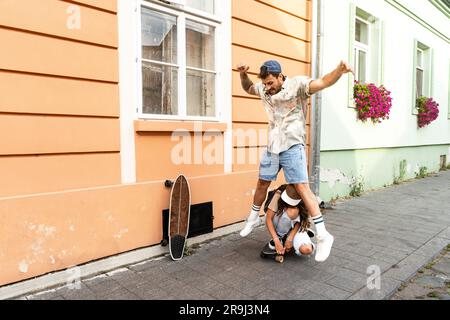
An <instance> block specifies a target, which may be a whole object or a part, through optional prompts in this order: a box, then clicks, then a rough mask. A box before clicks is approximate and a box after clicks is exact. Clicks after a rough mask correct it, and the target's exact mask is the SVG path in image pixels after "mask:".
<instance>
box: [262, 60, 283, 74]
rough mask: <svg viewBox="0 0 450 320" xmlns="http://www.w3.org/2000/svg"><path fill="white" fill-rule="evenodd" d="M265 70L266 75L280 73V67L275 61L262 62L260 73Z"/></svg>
mask: <svg viewBox="0 0 450 320" xmlns="http://www.w3.org/2000/svg"><path fill="white" fill-rule="evenodd" d="M263 69H265V70H266V71H267V72H268V73H281V65H280V63H279V62H278V61H276V60H269V61H266V62H264V64H263V65H262V66H261V71H264V70H263Z"/></svg>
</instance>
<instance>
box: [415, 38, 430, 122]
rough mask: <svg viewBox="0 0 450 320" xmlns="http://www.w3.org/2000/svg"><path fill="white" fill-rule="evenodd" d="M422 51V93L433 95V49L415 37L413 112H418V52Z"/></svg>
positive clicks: (428, 95) (427, 95) (426, 95)
mask: <svg viewBox="0 0 450 320" xmlns="http://www.w3.org/2000/svg"><path fill="white" fill-rule="evenodd" d="M418 51H421V52H422V67H421V68H420V69H421V70H422V71H423V80H422V95H423V96H425V97H431V96H432V95H433V49H432V48H431V47H430V46H428V45H427V44H425V43H424V42H422V41H420V40H418V39H414V60H413V71H414V72H413V81H412V84H413V87H412V93H413V94H412V98H413V99H412V104H411V105H412V114H413V115H416V114H418V110H417V107H416V101H417V98H418V96H417V69H418V68H419V62H418V61H417V52H418Z"/></svg>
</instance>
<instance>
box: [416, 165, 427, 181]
mask: <svg viewBox="0 0 450 320" xmlns="http://www.w3.org/2000/svg"><path fill="white" fill-rule="evenodd" d="M427 175H428V168H427V167H420V168H419V172H416V179H423V178H426V177H427Z"/></svg>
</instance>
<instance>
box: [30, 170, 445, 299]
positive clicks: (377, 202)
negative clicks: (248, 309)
mask: <svg viewBox="0 0 450 320" xmlns="http://www.w3.org/2000/svg"><path fill="white" fill-rule="evenodd" d="M449 195H450V171H447V172H441V173H439V174H438V175H437V176H435V177H429V178H426V179H421V180H413V181H411V182H407V183H404V184H401V185H399V186H393V187H388V188H385V189H382V190H379V191H374V192H371V193H368V194H365V195H363V196H362V197H360V198H353V199H349V200H342V201H339V202H337V203H336V206H335V208H334V209H333V210H327V211H325V213H324V216H325V222H326V226H327V229H328V230H329V231H330V232H331V233H332V234H333V235H334V236H335V244H334V246H333V250H332V252H331V256H330V257H329V259H328V260H327V261H326V262H323V263H320V264H319V263H317V262H315V261H314V258H313V257H311V258H305V257H295V256H290V257H288V258H287V259H286V260H285V262H284V263H283V264H278V263H275V262H274V261H270V260H264V259H261V258H260V257H259V253H260V250H261V248H262V247H263V246H264V244H265V243H266V241H267V240H268V234H267V231H266V229H265V227H264V226H261V227H259V228H257V229H256V230H255V231H254V232H253V233H252V234H251V235H250V236H249V237H248V238H245V239H243V238H240V236H239V234H238V233H234V234H231V235H228V236H225V237H222V238H220V239H215V240H212V241H209V242H207V243H203V244H201V245H198V246H196V248H190V251H191V254H190V255H189V256H185V257H184V258H183V260H182V261H179V262H173V261H171V260H170V257H168V256H165V257H162V258H159V259H153V260H149V261H146V262H143V263H139V264H135V265H130V266H127V267H126V268H122V269H119V270H116V271H114V272H110V273H108V274H104V275H101V276H97V277H94V278H91V279H84V280H82V282H81V286H80V288H79V289H70V288H68V287H67V286H66V287H62V288H59V289H52V290H48V291H45V292H41V293H39V294H33V295H28V296H26V297H22V298H21V299H25V298H27V299H202V300H203V299H204V300H206V299H220V300H222V299H227V300H237V299H246V300H254V299H257V300H258V299H259V300H273V299H284V300H293V299H305V300H311V299H388V298H390V297H391V296H392V295H393V294H394V293H395V292H396V290H397V288H399V287H400V286H401V285H402V283H406V282H407V281H408V280H409V279H411V278H412V277H413V276H414V275H415V274H416V272H417V271H418V270H420V269H421V268H422V267H424V266H426V265H427V264H428V263H429V262H430V261H431V260H432V259H434V258H435V257H436V256H437V255H438V254H439V253H440V252H441V250H442V249H444V248H445V247H446V246H447V245H448V244H449V243H450V198H449ZM370 266H371V267H370ZM374 266H375V267H374ZM368 267H370V268H369V270H368ZM377 269H379V271H380V272H381V273H382V274H381V278H379V280H380V282H379V284H380V285H381V287H380V288H379V289H376V288H375V289H369V287H371V286H372V285H374V286H376V284H377V279H376V278H375V279H372V278H370V279H369V283H370V285H369V287H368V286H367V283H368V278H369V277H373V275H374V271H376V270H377ZM368 271H369V272H368Z"/></svg>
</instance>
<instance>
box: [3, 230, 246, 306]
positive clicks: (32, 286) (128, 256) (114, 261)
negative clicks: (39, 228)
mask: <svg viewBox="0 0 450 320" xmlns="http://www.w3.org/2000/svg"><path fill="white" fill-rule="evenodd" d="M244 224H245V222H241V223H236V224H233V225H229V226H226V227H222V228H218V229H215V230H214V231H213V232H212V233H208V234H204V235H201V236H198V237H193V238H189V239H188V245H189V246H191V245H194V244H197V243H202V242H205V241H208V240H211V239H214V238H219V237H222V236H224V235H228V234H231V233H234V232H237V231H239V230H241V229H242V228H243V227H244ZM168 252H169V248H168V247H162V246H161V245H156V246H152V247H148V248H143V249H137V250H133V251H130V252H126V253H122V254H118V255H116V256H112V257H108V258H105V259H101V260H98V261H94V262H88V263H86V264H83V265H80V266H75V267H72V268H69V269H66V270H61V271H57V272H54V273H49V274H46V275H43V276H39V277H37V278H34V279H30V280H24V281H21V282H18V283H15V284H12V285H6V286H3V287H0V300H5V299H10V298H15V297H20V296H24V295H28V294H32V293H34V292H39V291H43V290H46V289H49V290H51V288H55V287H59V286H64V285H66V284H70V283H73V279H74V272H73V271H74V270H76V276H77V279H86V278H90V277H92V276H96V275H98V274H103V273H107V272H110V271H113V270H115V269H119V268H121V267H124V266H127V265H131V264H136V263H139V262H142V261H145V260H148V259H152V258H155V257H158V256H161V255H165V254H167V253H168ZM71 279H72V281H70V280H71Z"/></svg>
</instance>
